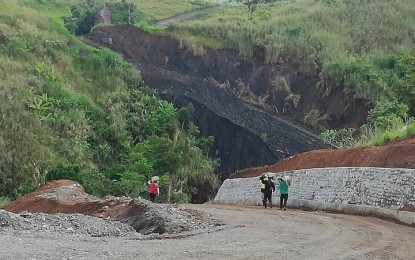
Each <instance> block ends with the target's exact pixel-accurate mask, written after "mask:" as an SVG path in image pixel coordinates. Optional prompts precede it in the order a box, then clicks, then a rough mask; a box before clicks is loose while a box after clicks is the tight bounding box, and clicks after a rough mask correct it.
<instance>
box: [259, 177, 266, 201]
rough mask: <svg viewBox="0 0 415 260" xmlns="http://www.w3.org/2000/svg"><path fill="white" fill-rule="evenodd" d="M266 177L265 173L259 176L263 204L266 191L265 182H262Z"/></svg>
mask: <svg viewBox="0 0 415 260" xmlns="http://www.w3.org/2000/svg"><path fill="white" fill-rule="evenodd" d="M264 178H265V174H263V175H261V177H259V180H258V183H259V187H260V189H261V201H262V205H263V204H264V196H265V195H264V193H265V184H264V183H262V180H263V179H264Z"/></svg>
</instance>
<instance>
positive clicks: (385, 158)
mask: <svg viewBox="0 0 415 260" xmlns="http://www.w3.org/2000/svg"><path fill="white" fill-rule="evenodd" d="M327 167H381V168H408V169H415V137H410V138H405V139H396V140H394V141H391V142H389V143H387V144H386V145H384V146H361V147H356V148H352V149H338V150H315V151H311V152H306V153H301V154H298V155H295V156H292V157H290V158H285V159H283V160H280V161H279V162H277V163H276V164H274V165H271V166H264V167H256V168H249V169H245V170H242V171H238V172H235V173H234V174H233V175H232V176H231V177H230V178H246V177H256V176H259V175H261V174H262V173H264V172H283V171H291V170H298V169H312V168H327Z"/></svg>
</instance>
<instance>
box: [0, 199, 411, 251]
mask: <svg viewBox="0 0 415 260" xmlns="http://www.w3.org/2000/svg"><path fill="white" fill-rule="evenodd" d="M185 207H188V208H192V209H197V210H203V211H206V212H207V213H210V214H212V215H215V216H217V217H218V218H221V219H223V221H224V222H225V223H226V224H227V225H225V226H224V229H223V230H220V231H215V232H211V233H203V234H199V235H194V236H188V237H183V238H176V239H163V240H135V239H129V238H121V237H119V238H116V237H108V238H102V237H101V238H94V237H77V236H69V235H67V234H54V233H34V232H29V231H28V232H20V233H16V232H12V233H11V232H5V231H4V230H2V229H0V259H415V241H414V238H415V228H412V227H406V226H402V225H398V224H394V223H391V222H387V221H382V220H379V219H373V218H367V217H357V216H347V215H337V214H336V215H335V214H329V213H317V212H306V211H300V210H288V211H280V210H277V209H275V208H273V209H263V208H261V207H246V206H227V205H211V204H204V205H185Z"/></svg>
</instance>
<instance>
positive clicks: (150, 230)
mask: <svg viewBox="0 0 415 260" xmlns="http://www.w3.org/2000/svg"><path fill="white" fill-rule="evenodd" d="M113 217H114V218H115V219H118V220H120V221H121V222H123V223H126V224H128V225H130V226H132V227H133V228H134V229H135V230H136V231H137V232H139V233H141V234H144V235H149V234H159V235H163V234H178V233H181V232H185V231H197V230H205V229H211V228H215V227H218V226H221V225H222V223H221V222H220V221H219V220H217V219H215V218H213V217H212V216H211V215H209V214H207V213H203V212H200V211H196V210H191V209H186V208H182V207H180V205H168V204H155V203H151V202H149V201H147V200H144V199H139V200H132V201H130V203H129V204H128V205H127V206H126V207H125V208H124V209H123V210H121V211H120V212H119V213H118V214H116V215H114V216H113Z"/></svg>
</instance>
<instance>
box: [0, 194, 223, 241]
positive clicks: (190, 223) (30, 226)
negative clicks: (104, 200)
mask: <svg viewBox="0 0 415 260" xmlns="http://www.w3.org/2000/svg"><path fill="white" fill-rule="evenodd" d="M221 226H222V223H221V222H220V221H219V220H217V219H215V218H213V217H212V216H211V215H209V214H207V213H204V212H200V211H196V210H191V209H186V208H182V207H180V205H165V204H155V203H151V202H149V201H147V200H144V199H140V200H130V202H129V204H128V205H127V206H126V207H125V208H123V209H121V210H120V211H119V212H117V213H115V214H114V215H113V216H112V217H111V218H108V219H102V218H97V217H92V216H87V215H83V214H63V213H57V214H46V213H29V212H22V213H20V214H14V213H11V212H8V211H5V210H0V227H1V231H2V232H6V231H10V230H13V231H14V232H30V233H32V232H46V233H53V234H70V235H75V236H89V237H128V238H131V239H159V238H174V237H180V236H189V235H193V234H198V233H206V232H213V231H216V230H218V229H222V227H221Z"/></svg>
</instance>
